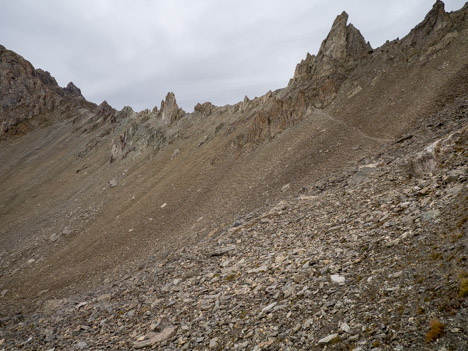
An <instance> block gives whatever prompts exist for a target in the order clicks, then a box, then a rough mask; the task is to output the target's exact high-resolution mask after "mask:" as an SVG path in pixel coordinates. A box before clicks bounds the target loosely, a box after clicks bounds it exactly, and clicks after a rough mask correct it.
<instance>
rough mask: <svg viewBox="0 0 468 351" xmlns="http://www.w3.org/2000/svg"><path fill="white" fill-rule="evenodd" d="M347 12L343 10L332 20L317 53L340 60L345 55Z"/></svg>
mask: <svg viewBox="0 0 468 351" xmlns="http://www.w3.org/2000/svg"><path fill="white" fill-rule="evenodd" d="M347 22H348V14H347V13H346V12H345V11H343V12H342V13H341V15H338V16H337V17H336V19H335V21H334V22H333V25H332V27H331V29H330V32H329V33H328V35H327V37H326V39H325V40H324V41H323V42H322V45H321V46H320V50H319V55H323V56H327V57H330V58H332V59H338V60H342V59H344V58H345V57H346V34H347V33H346V23H347Z"/></svg>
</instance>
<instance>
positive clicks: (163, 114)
mask: <svg viewBox="0 0 468 351" xmlns="http://www.w3.org/2000/svg"><path fill="white" fill-rule="evenodd" d="M184 115H185V111H184V110H183V109H181V108H179V106H178V105H177V101H176V98H175V95H174V93H173V92H169V93H167V95H166V99H165V100H163V101H161V108H160V109H159V111H158V116H159V117H160V118H161V120H162V121H163V122H164V123H167V124H172V123H174V122H175V121H177V120H179V119H181V118H182V117H183V116H184Z"/></svg>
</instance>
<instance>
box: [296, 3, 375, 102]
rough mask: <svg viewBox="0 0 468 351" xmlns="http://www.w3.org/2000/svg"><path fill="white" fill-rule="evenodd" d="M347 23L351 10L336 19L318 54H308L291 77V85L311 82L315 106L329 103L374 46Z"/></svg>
mask: <svg viewBox="0 0 468 351" xmlns="http://www.w3.org/2000/svg"><path fill="white" fill-rule="evenodd" d="M347 23H348V14H347V13H346V12H345V11H343V12H342V13H341V14H340V15H338V16H337V17H336V19H335V21H334V22H333V25H332V27H331V29H330V32H329V33H328V35H327V37H326V38H325V40H324V41H323V42H322V45H321V46H320V50H319V52H318V53H317V56H315V55H310V54H307V57H306V58H305V60H302V61H301V63H299V64H298V65H297V67H296V71H295V73H294V78H293V79H292V80H291V81H290V86H291V85H295V84H296V85H297V84H299V85H301V84H302V83H308V84H310V83H311V82H312V86H311V90H313V91H314V93H313V94H314V95H315V97H314V99H316V104H315V106H326V105H327V104H328V103H329V102H330V101H331V100H332V99H333V97H334V96H335V94H336V92H337V91H338V89H339V87H340V85H341V83H342V82H343V80H344V79H345V78H346V76H347V75H348V74H349V72H350V71H351V70H352V69H353V68H354V67H356V65H357V63H358V61H359V60H360V59H361V58H362V57H364V56H366V55H368V53H369V52H370V51H371V50H372V47H371V46H370V44H369V43H366V41H365V39H364V37H363V36H362V34H361V32H359V30H358V29H356V28H355V27H354V26H353V25H352V24H347Z"/></svg>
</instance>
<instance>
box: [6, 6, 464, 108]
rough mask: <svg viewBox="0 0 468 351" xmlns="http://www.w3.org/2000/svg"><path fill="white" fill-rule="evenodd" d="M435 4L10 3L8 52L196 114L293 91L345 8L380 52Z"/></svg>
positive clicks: (97, 93)
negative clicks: (203, 107)
mask: <svg viewBox="0 0 468 351" xmlns="http://www.w3.org/2000/svg"><path fill="white" fill-rule="evenodd" d="M434 2H435V0H434V1H428V0H392V1H383V0H333V1H325V0H277V1H275V0H154V1H150V0H131V1H130V0H128V1H127V0H80V1H78V0H76V1H64V0H41V1H37V0H0V44H2V45H4V46H5V47H6V48H8V49H10V50H13V51H15V52H17V53H18V54H20V55H22V56H23V57H24V58H26V59H27V60H28V61H30V62H31V63H32V64H33V65H34V66H35V67H36V68H42V69H44V70H47V71H49V72H50V73H51V74H52V75H53V76H54V77H55V78H56V79H57V82H58V83H59V85H61V86H65V85H66V84H67V83H68V82H69V81H73V82H74V83H75V85H77V86H78V87H79V88H80V89H81V91H82V93H83V95H84V96H85V97H86V98H87V99H88V100H90V101H93V102H96V103H100V102H101V101H103V100H107V101H108V102H109V103H110V104H111V105H112V106H114V107H115V108H118V109H121V108H122V107H123V106H125V105H129V106H132V107H133V108H134V109H135V110H137V111H139V110H142V109H144V108H153V107H154V106H156V105H157V106H159V105H160V101H161V100H162V99H163V98H164V97H165V96H166V93H167V92H168V91H173V92H174V93H175V95H176V99H177V101H178V103H179V106H182V107H183V108H184V109H185V110H186V111H187V112H191V111H192V110H193V106H194V105H195V104H196V103H197V102H205V101H211V102H212V103H214V104H215V105H225V104H234V103H236V102H238V101H240V100H242V99H243V98H244V96H245V95H247V96H249V97H250V98H253V97H255V96H260V95H263V94H265V93H266V92H267V91H268V90H275V89H278V88H282V87H285V86H286V85H287V83H288V81H289V79H290V78H291V77H292V76H293V74H294V69H295V66H296V64H297V63H298V62H299V61H300V60H301V59H303V58H304V57H305V56H306V53H307V52H310V53H311V54H315V53H316V52H317V51H318V49H319V47H320V43H321V42H322V40H323V39H324V38H325V37H326V35H327V33H328V31H329V30H330V27H331V25H332V23H333V20H334V19H335V17H336V16H337V15H338V14H340V13H341V12H342V11H343V10H345V11H346V12H348V14H349V22H350V23H353V24H354V26H355V27H357V28H358V29H359V30H360V31H361V33H362V34H363V35H364V37H365V38H366V40H368V41H370V43H371V45H372V47H374V48H375V47H378V46H380V45H382V44H383V43H384V42H385V41H386V40H387V39H388V40H393V39H395V38H397V37H403V36H404V35H406V34H407V33H408V32H409V31H410V30H411V28H413V27H414V26H415V25H416V24H417V23H419V22H420V21H421V20H423V19H424V16H425V15H426V13H427V12H428V11H429V10H430V9H431V7H432V5H433V3H434ZM463 3H464V1H462V0H447V1H445V4H446V5H445V7H446V10H447V11H453V10H457V9H459V8H460V7H462V5H463Z"/></svg>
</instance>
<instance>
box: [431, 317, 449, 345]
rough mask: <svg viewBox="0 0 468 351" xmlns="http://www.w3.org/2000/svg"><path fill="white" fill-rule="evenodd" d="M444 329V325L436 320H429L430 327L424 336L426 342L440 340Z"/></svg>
mask: <svg viewBox="0 0 468 351" xmlns="http://www.w3.org/2000/svg"><path fill="white" fill-rule="evenodd" d="M444 328H445V325H444V324H442V323H441V322H440V321H439V320H438V319H433V320H431V326H430V328H429V331H428V332H427V334H426V341H427V342H432V341H434V340H436V339H438V338H440V337H441V336H442V335H444Z"/></svg>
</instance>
